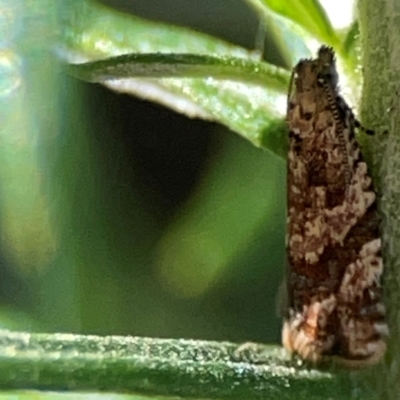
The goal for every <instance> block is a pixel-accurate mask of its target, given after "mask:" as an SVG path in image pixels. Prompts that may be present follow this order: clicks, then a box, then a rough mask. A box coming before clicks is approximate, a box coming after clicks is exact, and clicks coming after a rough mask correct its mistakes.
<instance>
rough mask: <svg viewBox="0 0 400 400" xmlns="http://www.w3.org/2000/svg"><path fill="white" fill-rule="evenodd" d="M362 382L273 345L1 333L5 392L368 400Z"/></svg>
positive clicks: (0, 381)
mask: <svg viewBox="0 0 400 400" xmlns="http://www.w3.org/2000/svg"><path fill="white" fill-rule="evenodd" d="M246 348H247V346H246ZM349 376H350V378H349ZM357 376H358V373H357V372H352V373H350V374H349V373H348V372H346V373H333V372H329V371H325V372H324V371H317V370H312V369H307V368H304V367H301V366H299V365H298V364H297V363H294V362H292V361H290V360H289V359H288V358H287V356H286V355H285V353H284V352H283V350H282V349H281V348H278V347H272V346H263V345H255V344H253V345H252V346H251V348H250V350H242V351H240V350H238V345H236V344H233V343H228V342H208V341H196V340H183V339H176V340H175V339H152V338H139V337H136V338H135V337H121V336H106V337H99V336H83V335H73V334H59V333H55V334H36V333H23V332H10V331H5V330H4V331H3V330H2V331H0V387H1V388H2V389H5V390H10V389H35V390H52V391H64V390H69V391H79V392H82V391H93V392H97V391H105V392H114V393H138V394H144V395H152V396H180V397H185V398H219V399H260V398H264V399H266V398H268V399H280V400H284V399H300V400H301V399H307V400H314V399H321V400H322V399H326V398H331V399H343V398H349V396H350V394H351V393H352V392H354V390H357V393H359V394H361V395H362V398H363V399H368V398H369V397H368V396H367V393H368V391H367V389H366V388H365V387H361V386H359V384H358V380H357Z"/></svg>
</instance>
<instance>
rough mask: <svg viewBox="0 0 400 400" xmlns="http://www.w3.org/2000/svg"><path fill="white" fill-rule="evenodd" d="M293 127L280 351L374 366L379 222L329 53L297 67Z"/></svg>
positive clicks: (380, 338) (378, 349) (380, 348)
mask: <svg viewBox="0 0 400 400" xmlns="http://www.w3.org/2000/svg"><path fill="white" fill-rule="evenodd" d="M287 125H288V128H289V143H290V144H289V154H288V164H287V191H288V194H287V207H288V211H287V214H288V215H287V238H286V243H287V251H288V261H289V271H288V277H287V295H288V307H287V310H286V313H285V318H284V324H283V329H282V342H283V345H284V347H285V348H286V349H287V350H288V351H289V352H291V353H297V354H298V355H299V356H300V357H301V358H303V359H304V360H308V361H311V362H313V363H321V362H324V361H327V360H330V359H332V358H334V359H336V361H337V362H338V363H339V364H341V365H342V366H344V367H349V368H359V367H362V366H364V365H371V364H375V363H377V362H379V361H380V360H381V358H382V356H383V355H384V353H385V350H386V342H385V338H386V336H387V335H388V328H387V325H386V323H385V307H384V305H383V303H382V287H381V282H380V279H381V275H382V272H383V263H382V254H381V232H380V219H379V216H378V214H377V204H376V194H375V191H374V187H373V185H372V181H371V177H370V176H369V174H368V169H367V164H366V163H365V161H364V159H363V157H362V154H361V152H360V147H359V144H358V143H357V140H356V136H355V131H356V128H359V127H360V123H359V122H358V121H357V120H356V119H355V117H354V114H353V112H352V110H351V108H350V107H349V106H348V105H347V104H346V102H345V100H344V99H343V98H342V97H341V96H340V94H339V90H338V73H337V69H336V61H335V54H334V51H333V50H332V49H331V48H329V47H326V46H322V47H321V48H320V49H319V51H318V55H317V57H316V58H315V59H304V60H300V62H299V63H298V64H297V65H296V66H295V68H294V70H293V74H292V79H291V84H290V88H289V93H288V107H287ZM367 133H370V131H367Z"/></svg>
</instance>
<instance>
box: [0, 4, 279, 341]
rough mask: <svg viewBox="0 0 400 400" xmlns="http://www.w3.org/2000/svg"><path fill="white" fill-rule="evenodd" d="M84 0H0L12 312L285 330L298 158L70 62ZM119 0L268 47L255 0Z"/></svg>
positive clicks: (39, 322)
mask: <svg viewBox="0 0 400 400" xmlns="http://www.w3.org/2000/svg"><path fill="white" fill-rule="evenodd" d="M74 3H75V1H74V0H68V1H65V2H54V1H52V0H41V1H40V0H37V1H34V0H25V1H22V0H0V10H3V11H2V12H0V27H1V31H0V37H1V38H2V39H0V41H1V49H0V51H1V54H0V132H1V135H0V136H1V137H0V140H1V141H2V142H1V144H0V165H1V168H0V193H1V194H0V221H1V224H0V233H1V243H0V244H1V253H0V257H1V259H0V268H1V272H0V273H1V279H0V301H1V309H0V323H1V325H2V326H4V327H12V328H17V329H21V330H33V331H54V332H56V331H66V332H80V333H93V334H123V335H125V334H130V335H143V336H153V337H184V338H198V339H210V340H230V341H235V342H242V341H249V340H251V341H261V342H275V343H277V342H279V340H280V337H279V336H280V321H279V318H278V316H277V313H276V297H277V293H278V286H279V284H280V282H281V280H282V277H283V273H284V270H285V267H286V261H285V251H284V230H285V164H284V162H283V160H281V159H278V158H277V157H276V156H273V155H271V154H269V153H267V152H266V151H263V150H261V149H257V148H255V147H253V146H252V145H251V144H249V142H247V141H246V140H244V139H242V138H240V137H239V136H237V135H236V134H234V133H233V132H230V131H228V130H227V129H225V128H223V127H221V126H219V125H217V124H213V123H208V122H204V121H200V120H195V119H188V118H186V117H184V116H181V115H179V114H176V113H174V112H172V111H170V110H168V109H166V108H163V107H161V106H158V105H155V104H153V103H150V102H146V101H142V100H138V99H136V98H134V97H131V96H128V95H122V94H118V93H115V92H112V91H110V90H108V89H106V88H104V87H102V86H100V85H93V84H85V83H82V82H80V81H77V80H75V79H73V78H70V77H68V76H66V75H65V74H64V73H63V71H62V68H61V67H60V65H58V63H57V62H56V57H55V53H56V49H55V47H56V45H55V44H56V43H57V41H58V34H59V29H58V28H59V23H60V16H61V17H62V16H63V15H64V12H65V11H66V9H67V8H68V7H74ZM103 3H105V4H108V5H110V6H112V7H114V8H115V9H118V10H120V11H124V12H131V13H134V14H135V15H139V16H142V17H145V18H149V19H153V20H160V21H164V22H169V23H173V24H177V25H181V26H190V27H192V28H194V29H196V30H199V31H203V32H208V33H210V34H213V35H215V36H218V37H220V38H222V39H225V40H227V41H230V42H232V43H236V44H238V45H241V46H243V47H246V48H249V49H254V47H255V42H256V36H257V28H258V18H257V16H256V15H255V14H254V13H253V12H252V10H250V9H249V8H248V7H247V6H246V5H245V4H244V3H243V2H242V1H240V0H230V1H229V2H228V1H226V0H202V1H199V2H195V1H190V0H174V1H172V0H170V1H168V2H165V1H164V0H151V1H150V0H146V1H145V2H143V1H139V0H109V1H103ZM266 49H267V51H266V54H267V56H268V61H270V62H274V63H277V64H279V63H280V58H279V55H278V54H277V51H276V50H275V47H274V45H273V43H271V42H270V41H269V40H268V37H267V39H266Z"/></svg>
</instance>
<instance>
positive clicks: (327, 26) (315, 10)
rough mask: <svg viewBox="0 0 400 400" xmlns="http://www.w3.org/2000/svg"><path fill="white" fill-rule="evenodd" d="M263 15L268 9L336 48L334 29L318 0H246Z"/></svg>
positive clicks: (337, 45)
mask: <svg viewBox="0 0 400 400" xmlns="http://www.w3.org/2000/svg"><path fill="white" fill-rule="evenodd" d="M246 1H247V2H248V3H249V4H250V5H251V6H253V7H254V8H255V9H256V10H257V11H258V12H259V13H260V15H261V17H265V16H266V15H268V14H269V10H272V11H273V12H275V13H277V14H279V15H281V16H283V17H285V18H288V19H289V20H291V21H293V22H294V23H296V24H298V25H299V26H300V27H302V28H303V29H304V30H305V31H307V32H308V33H309V34H310V35H311V36H312V37H314V38H316V39H318V40H319V41H320V42H322V43H325V44H328V45H330V46H333V47H335V48H338V47H339V45H340V41H339V38H338V36H337V34H336V31H335V30H334V28H333V27H332V24H331V22H330V20H329V18H328V16H327V15H326V12H325V10H324V8H323V7H322V6H321V4H320V3H319V1H318V0H287V1H281V0H246Z"/></svg>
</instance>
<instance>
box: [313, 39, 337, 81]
mask: <svg viewBox="0 0 400 400" xmlns="http://www.w3.org/2000/svg"><path fill="white" fill-rule="evenodd" d="M317 65H318V74H317V75H318V81H319V82H320V83H325V84H329V85H330V86H332V87H334V88H335V87H336V86H337V84H338V81H339V76H338V73H337V70H336V58H335V52H334V51H333V49H332V48H331V47H328V46H321V47H320V49H319V50H318V57H317Z"/></svg>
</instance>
